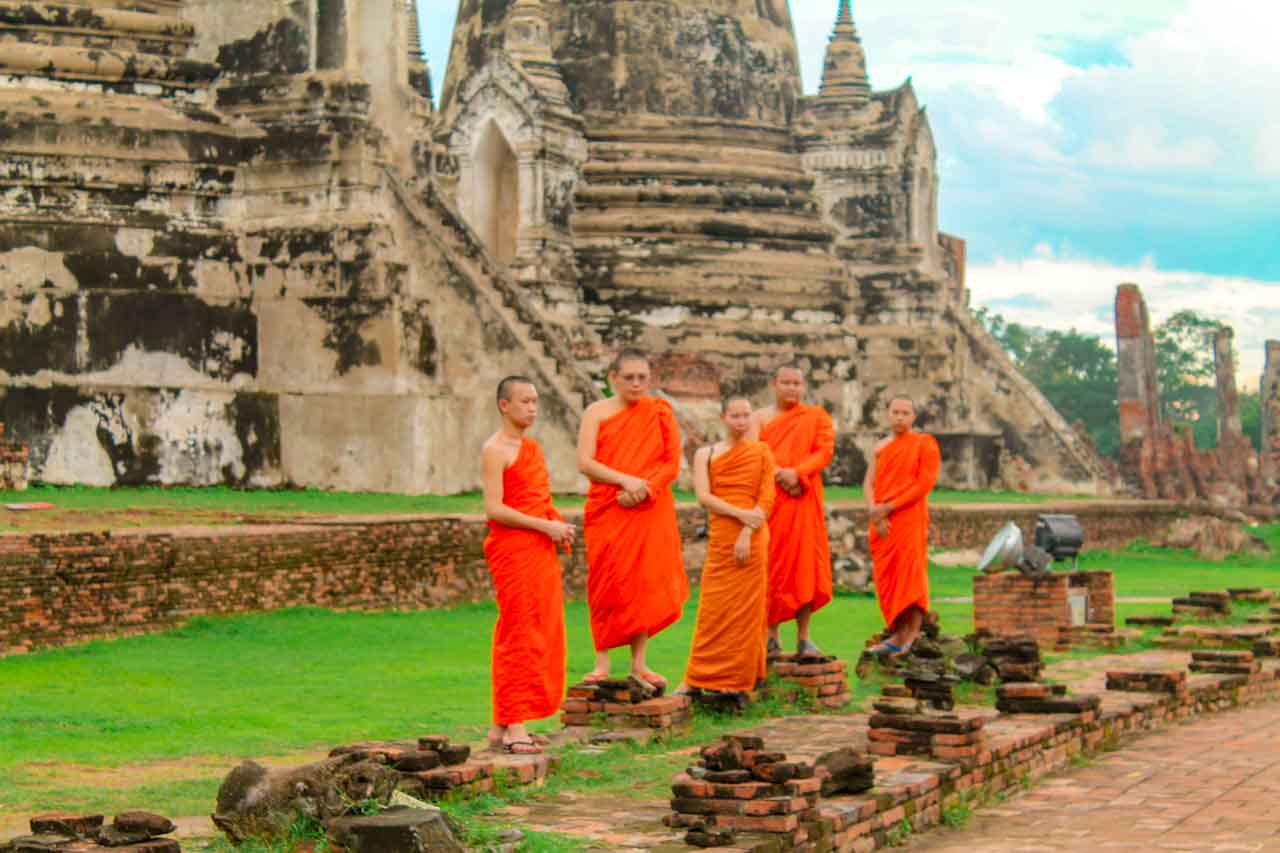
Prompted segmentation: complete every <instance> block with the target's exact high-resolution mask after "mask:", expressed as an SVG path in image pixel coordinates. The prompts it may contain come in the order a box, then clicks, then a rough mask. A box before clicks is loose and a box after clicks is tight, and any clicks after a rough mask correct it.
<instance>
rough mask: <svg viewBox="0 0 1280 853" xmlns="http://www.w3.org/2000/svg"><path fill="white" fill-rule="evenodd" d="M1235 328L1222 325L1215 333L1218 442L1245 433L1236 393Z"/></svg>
mask: <svg viewBox="0 0 1280 853" xmlns="http://www.w3.org/2000/svg"><path fill="white" fill-rule="evenodd" d="M1235 334H1236V333H1235V330H1233V329H1232V328H1231V327H1230V326H1221V327H1219V329H1218V331H1217V332H1215V333H1214V335H1213V368H1214V378H1215V380H1216V382H1217V391H1218V444H1219V445H1221V444H1222V441H1223V438H1224V437H1225V436H1227V435H1243V434H1244V427H1243V426H1241V424H1240V401H1239V398H1238V396H1237V395H1236V360H1235V346H1234V343H1235Z"/></svg>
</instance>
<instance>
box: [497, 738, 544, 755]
mask: <svg viewBox="0 0 1280 853" xmlns="http://www.w3.org/2000/svg"><path fill="white" fill-rule="evenodd" d="M502 751H503V752H505V753H506V754H507V755H541V754H542V747H540V746H538V745H537V744H536V743H534V742H533V741H531V740H508V741H503V744H502Z"/></svg>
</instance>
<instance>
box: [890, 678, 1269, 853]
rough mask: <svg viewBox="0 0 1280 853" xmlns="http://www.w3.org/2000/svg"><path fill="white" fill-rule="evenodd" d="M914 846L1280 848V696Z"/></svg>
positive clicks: (1000, 849)
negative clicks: (955, 830)
mask: <svg viewBox="0 0 1280 853" xmlns="http://www.w3.org/2000/svg"><path fill="white" fill-rule="evenodd" d="M907 849H909V850H912V851H929V853H943V851H947V852H948V853H951V851H955V853H959V851H966V853H968V851H975V850H981V851H984V853H1029V852H1030V851H1055V850H1062V851H1067V850H1070V851H1079V850H1089V851H1112V850H1115V851H1120V850H1187V851H1192V850H1194V851H1223V853H1225V851H1233V853H1234V851H1254V850H1275V851H1280V705H1277V704H1274V703H1267V704H1263V705H1259V706H1257V707H1254V708H1247V709H1243V710H1237V711H1229V712H1226V713H1222V714H1217V715H1214V716H1213V717H1210V718H1209V719H1206V720H1201V721H1198V722H1194V723H1188V724H1185V725H1176V726H1173V727H1171V728H1168V729H1165V730H1162V731H1159V732H1156V733H1153V734H1150V735H1145V736H1141V737H1138V738H1136V739H1135V740H1133V741H1129V742H1128V743H1126V744H1125V745H1124V747H1123V748H1122V749H1121V750H1119V751H1117V752H1112V753H1107V754H1104V755H1101V756H1098V757H1097V758H1095V759H1094V761H1093V762H1092V763H1091V764H1090V765H1089V766H1087V767H1083V768H1080V769H1077V770H1070V771H1067V772H1065V773H1063V774H1062V775H1060V776H1056V777H1053V778H1051V779H1048V780H1046V781H1045V782H1044V783H1043V784H1041V785H1038V786H1037V787H1036V788H1035V789H1033V790H1032V791H1030V792H1027V793H1024V794H1020V795H1018V796H1016V797H1014V798H1012V799H1010V800H1009V801H1008V802H1007V803H1006V804H1004V805H1001V806H997V807H992V808H987V809H983V810H981V811H979V812H977V813H975V814H974V816H973V817H972V818H971V819H970V821H969V824H968V825H967V826H966V827H965V828H964V829H963V830H961V831H958V832H950V831H947V830H935V831H933V832H931V833H929V834H927V835H924V836H921V837H920V838H919V839H917V840H915V841H914V842H913V843H912V844H911V845H910V846H909V847H908V848H907Z"/></svg>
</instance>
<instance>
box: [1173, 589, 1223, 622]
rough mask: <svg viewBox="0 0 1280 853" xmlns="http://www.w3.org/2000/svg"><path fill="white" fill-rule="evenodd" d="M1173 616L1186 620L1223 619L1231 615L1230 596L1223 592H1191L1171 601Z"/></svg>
mask: <svg viewBox="0 0 1280 853" xmlns="http://www.w3.org/2000/svg"><path fill="white" fill-rule="evenodd" d="M1173 615H1174V616H1181V617H1183V618H1186V619H1223V618H1225V617H1227V616H1230V615H1231V596H1230V595H1228V594H1227V593H1225V592H1193V593H1191V594H1189V595H1187V596H1185V597H1183V598H1175V599H1174V600H1173Z"/></svg>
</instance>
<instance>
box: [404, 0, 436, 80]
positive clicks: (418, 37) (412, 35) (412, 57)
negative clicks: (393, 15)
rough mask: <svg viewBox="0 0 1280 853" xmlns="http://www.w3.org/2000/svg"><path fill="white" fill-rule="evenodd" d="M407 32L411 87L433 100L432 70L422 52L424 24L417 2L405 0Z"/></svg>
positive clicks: (415, 0)
mask: <svg viewBox="0 0 1280 853" xmlns="http://www.w3.org/2000/svg"><path fill="white" fill-rule="evenodd" d="M404 7H405V12H406V13H407V14H406V17H405V30H406V31H407V37H408V42H409V86H410V88H412V89H413V90H414V91H415V92H418V93H419V94H421V95H425V96H426V99H427V100H428V101H430V100H431V68H430V67H428V65H427V56H426V54H424V53H423V52H422V23H421V21H420V20H419V18H418V2H417V0H404Z"/></svg>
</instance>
